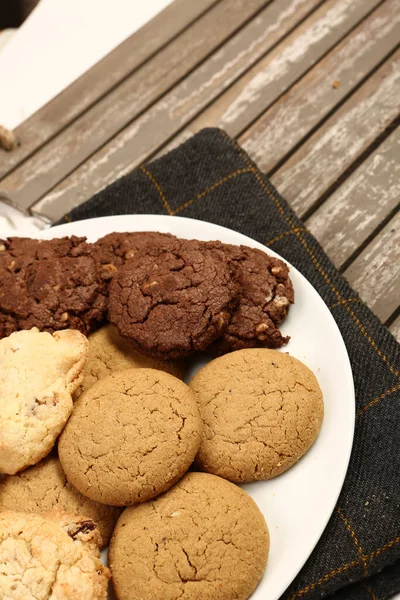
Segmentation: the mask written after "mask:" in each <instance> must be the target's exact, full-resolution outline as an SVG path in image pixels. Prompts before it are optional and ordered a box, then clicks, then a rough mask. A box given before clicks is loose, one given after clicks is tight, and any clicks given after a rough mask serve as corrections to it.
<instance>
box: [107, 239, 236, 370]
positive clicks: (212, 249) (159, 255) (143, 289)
mask: <svg viewBox="0 0 400 600" xmlns="http://www.w3.org/2000/svg"><path fill="white" fill-rule="evenodd" d="M237 295H238V285H237V283H236V280H235V270H234V269H233V267H232V265H231V263H230V261H229V260H228V258H227V256H226V253H225V252H224V250H223V249H222V247H221V244H219V243H216V244H214V245H213V244H210V243H207V244H204V243H202V242H198V241H195V240H194V241H192V240H179V241H177V243H176V244H175V245H174V247H173V248H171V247H166V248H164V249H162V248H158V249H157V250H154V251H153V252H152V253H138V254H137V255H136V256H134V257H133V258H132V259H130V260H129V261H127V262H126V263H125V265H123V266H122V267H121V268H120V269H119V271H118V273H117V275H116V276H115V277H114V279H113V280H112V281H111V284H110V299H109V311H108V317H109V320H110V322H111V323H113V324H114V325H115V326H116V327H117V328H118V330H119V332H120V334H121V335H122V336H123V337H126V338H128V339H130V340H131V342H132V343H133V344H134V345H135V346H136V347H137V348H138V349H139V350H141V351H142V352H144V353H146V354H150V355H152V356H156V357H160V358H164V359H175V358H181V357H184V356H189V355H190V354H193V353H194V352H196V351H197V350H204V349H205V348H207V346H209V344H211V343H212V342H213V341H214V340H216V339H217V338H218V337H219V336H220V335H222V333H223V332H224V330H225V328H226V326H227V324H228V322H229V319H230V316H231V313H232V310H233V309H234V306H235V304H236V301H237Z"/></svg>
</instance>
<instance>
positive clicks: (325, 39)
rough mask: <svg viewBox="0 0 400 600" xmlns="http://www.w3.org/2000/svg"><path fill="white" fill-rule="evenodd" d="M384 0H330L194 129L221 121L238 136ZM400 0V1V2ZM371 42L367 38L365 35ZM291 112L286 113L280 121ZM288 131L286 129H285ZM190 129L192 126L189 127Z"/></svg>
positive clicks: (225, 94) (232, 133) (230, 90)
mask: <svg viewBox="0 0 400 600" xmlns="http://www.w3.org/2000/svg"><path fill="white" fill-rule="evenodd" d="M378 1H379V0H367V1H365V0H358V1H356V2H355V1H354V0H328V1H327V2H324V3H323V4H322V5H321V6H320V7H319V8H318V9H317V10H316V11H315V12H314V13H313V14H312V15H311V16H310V17H309V18H308V19H306V21H304V22H303V23H302V24H301V25H300V26H299V27H297V28H296V30H295V31H293V32H292V33H291V34H290V35H289V36H288V37H287V38H285V40H284V41H283V42H282V43H281V44H279V46H277V47H276V48H274V49H273V50H272V52H270V53H269V54H268V55H267V56H265V57H264V58H263V59H262V60H260V61H259V62H258V63H257V64H256V65H254V67H253V68H252V69H250V70H249V71H248V72H247V73H245V75H244V76H243V77H241V78H240V79H239V80H238V81H237V82H236V83H235V84H234V85H232V86H231V87H230V88H229V89H228V90H227V91H226V92H225V93H224V94H223V95H222V96H220V97H219V98H218V99H217V100H216V101H215V102H213V104H212V105H211V106H210V107H209V108H207V109H206V110H205V111H203V112H202V113H201V114H200V115H199V116H198V117H197V119H195V120H194V121H193V122H192V123H191V124H190V126H189V127H188V130H189V131H190V133H192V134H194V133H197V132H198V131H200V129H202V128H203V127H210V126H218V127H221V128H222V129H224V130H225V131H226V132H227V133H229V134H230V135H231V136H233V137H237V136H238V135H239V134H240V133H241V132H242V131H243V130H244V129H246V128H247V127H248V125H249V123H251V122H252V121H254V119H256V118H257V117H258V116H259V115H260V114H261V113H262V112H263V111H265V109H266V108H267V107H268V106H269V105H270V104H272V103H273V102H275V101H276V100H277V98H279V96H280V95H281V94H282V92H284V91H285V90H286V89H288V87H290V86H291V85H292V84H293V83H294V82H295V81H296V80H297V79H298V78H299V77H301V76H302V75H303V74H304V73H305V72H306V71H307V70H308V69H309V68H310V67H311V66H312V65H314V64H316V63H317V62H318V60H320V59H321V57H322V56H324V54H325V53H326V52H327V51H328V50H329V49H331V48H332V47H333V46H334V45H335V44H336V43H337V42H338V41H339V40H340V39H341V38H342V37H343V36H344V35H345V34H346V33H348V31H349V30H350V29H351V28H352V27H354V25H355V24H356V23H357V22H358V21H359V20H360V19H362V18H363V17H364V16H365V15H366V14H367V13H368V12H369V11H370V10H371V9H373V8H374V7H375V6H376V5H377V4H378ZM399 6H400V4H399ZM364 43H365V40H364ZM287 120H288V116H287V115H286V114H285V115H281V119H280V121H279V122H278V123H277V127H282V121H284V122H286V121H287ZM284 133H285V132H284V131H282V135H284ZM185 134H187V132H185Z"/></svg>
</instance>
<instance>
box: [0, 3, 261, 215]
mask: <svg viewBox="0 0 400 600" xmlns="http://www.w3.org/2000/svg"><path fill="white" fill-rule="evenodd" d="M265 2H266V0H248V1H247V2H246V4H245V6H244V5H243V1H242V0H222V1H221V2H220V3H218V4H217V5H216V6H215V7H213V8H212V9H211V10H209V11H208V12H207V13H206V14H205V15H204V16H203V17H201V18H200V19H198V20H197V21H196V23H194V24H193V25H192V26H191V27H190V28H189V29H188V30H186V31H184V32H183V33H182V34H181V35H179V36H178V37H177V38H176V39H175V40H174V41H172V42H171V43H170V44H169V45H168V46H167V47H166V48H165V49H164V50H163V51H162V52H160V53H159V54H157V55H156V56H155V57H154V58H153V59H152V60H150V61H148V62H147V63H146V64H145V65H143V66H142V67H141V68H140V69H138V70H137V71H136V72H135V73H134V74H133V75H132V76H131V77H129V78H128V79H126V80H125V81H124V82H123V83H122V84H121V85H119V86H118V87H117V88H116V89H115V90H113V91H111V92H110V93H109V94H108V95H107V96H106V97H104V98H103V99H101V100H100V101H99V102H97V103H96V105H95V106H94V107H93V108H91V109H90V110H88V111H86V112H85V113H84V114H83V115H82V116H81V117H80V118H79V119H77V120H76V121H75V122H74V123H72V124H71V125H70V127H68V128H67V129H66V130H65V131H63V132H61V133H60V134H59V135H58V136H57V137H56V138H55V139H54V140H52V141H51V142H50V143H48V144H47V145H46V146H45V147H44V148H43V149H42V150H40V151H39V152H38V153H37V154H35V155H34V156H33V157H32V158H31V160H30V161H29V162H27V163H25V164H24V165H21V167H20V168H19V169H17V170H16V171H14V172H13V173H11V174H10V176H9V177H7V178H5V179H4V180H3V181H2V182H1V184H0V186H1V189H2V190H3V191H5V192H6V193H7V195H8V196H9V197H10V198H11V199H12V201H13V202H14V203H15V204H17V205H20V206H21V205H22V206H23V207H24V208H29V206H31V205H32V204H33V203H34V202H36V200H38V199H39V198H40V197H42V196H43V195H44V194H45V193H46V192H47V191H49V190H50V189H51V188H52V187H54V186H55V185H56V184H57V183H58V182H59V181H61V180H62V179H64V177H66V176H67V175H69V173H71V172H72V171H74V169H76V168H77V167H78V166H79V165H80V164H82V163H83V162H84V161H85V160H86V159H87V158H88V157H89V156H91V155H92V154H93V153H94V152H96V150H98V149H99V148H101V147H102V146H103V145H104V144H105V143H107V142H108V141H109V140H110V139H112V138H113V137H114V136H115V135H116V134H117V133H118V132H119V131H121V129H123V128H124V127H125V126H127V125H128V124H129V123H130V122H131V121H132V120H133V119H135V118H136V117H137V116H138V115H139V114H140V113H141V112H143V111H144V110H145V109H146V108H148V107H149V106H150V105H151V104H152V103H154V102H155V101H156V100H157V99H158V98H160V97H161V96H162V95H163V94H164V93H166V92H167V91H168V90H169V89H171V88H172V87H173V86H174V85H175V84H176V83H177V82H178V81H179V80H180V79H181V78H182V77H183V76H185V75H186V74H187V73H188V72H190V71H191V70H192V69H193V68H194V67H196V66H197V65H198V64H200V63H201V62H202V61H203V60H204V59H205V58H206V56H208V55H209V53H210V52H212V51H214V50H215V49H216V48H217V47H218V46H219V45H220V44H221V43H222V42H224V41H225V40H226V39H227V38H229V37H230V36H231V35H232V34H233V33H234V32H235V31H236V30H237V28H238V27H240V26H241V25H242V24H243V22H245V21H246V19H248V18H249V17H251V16H252V15H254V13H256V12H257V11H258V10H259V9H260V8H261V7H262V6H263V5H264V4H265Z"/></svg>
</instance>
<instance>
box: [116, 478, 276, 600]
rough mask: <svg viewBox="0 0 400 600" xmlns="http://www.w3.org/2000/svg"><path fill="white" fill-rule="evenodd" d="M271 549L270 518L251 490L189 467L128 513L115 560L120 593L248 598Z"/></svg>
mask: <svg viewBox="0 0 400 600" xmlns="http://www.w3.org/2000/svg"><path fill="white" fill-rule="evenodd" d="M268 552H269V534H268V528H267V525H266V523H265V520H264V517H263V515H262V514H261V512H260V510H259V509H258V507H257V505H256V504H255V502H254V501H253V500H252V499H251V498H250V496H249V495H248V494H246V492H244V491H243V490H241V489H240V488H239V487H237V486H235V485H233V484H231V483H229V482H228V481H224V480H223V479H221V478H219V477H215V476H214V475H209V474H206V473H188V474H187V475H185V477H184V478H183V479H181V481H179V483H177V485H175V486H174V487H173V488H172V489H171V490H169V491H168V492H167V493H165V494H163V495H162V496H160V497H159V498H156V499H155V500H152V501H150V502H146V503H144V504H142V505H140V506H134V507H130V508H127V509H126V510H125V511H124V512H123V513H122V515H121V516H120V518H119V520H118V522H117V525H116V527H115V530H114V533H113V537H112V538H111V544H110V549H109V564H110V568H111V570H112V573H113V583H114V588H115V591H116V594H117V596H118V598H119V600H131V599H132V598H141V600H152V599H153V598H162V599H163V600H176V598H181V599H182V600H195V599H197V598H202V600H234V599H235V600H246V599H247V598H248V597H249V596H250V594H251V593H252V592H253V591H254V589H255V588H256V586H257V585H258V583H259V581H260V579H261V577H262V575H263V572H264V569H265V566H266V563H267V558H268Z"/></svg>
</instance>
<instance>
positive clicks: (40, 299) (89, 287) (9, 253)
mask: <svg viewBox="0 0 400 600" xmlns="http://www.w3.org/2000/svg"><path fill="white" fill-rule="evenodd" d="M106 310H107V284H106V282H105V281H104V280H103V278H102V277H101V276H100V271H99V267H98V263H97V262H96V260H95V259H94V257H93V250H92V246H91V245H90V244H87V243H86V242H85V238H77V237H71V238H62V239H54V240H33V239H28V238H10V239H8V240H5V241H3V242H0V338H1V337H5V336H7V335H9V334H10V333H12V332H14V331H18V330H20V329H31V328H32V327H38V328H39V329H40V330H41V331H49V332H53V331H56V330H58V329H78V330H79V331H81V332H82V333H85V334H87V333H89V332H90V331H92V330H94V329H95V328H96V327H98V326H99V325H100V324H101V323H102V322H103V321H104V318H105V314H106Z"/></svg>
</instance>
